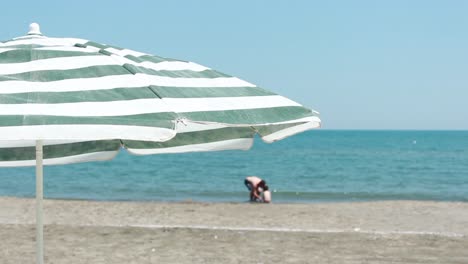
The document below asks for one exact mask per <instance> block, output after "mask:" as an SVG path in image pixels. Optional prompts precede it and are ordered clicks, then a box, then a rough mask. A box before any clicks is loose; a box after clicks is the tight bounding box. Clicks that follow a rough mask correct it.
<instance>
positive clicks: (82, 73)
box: [0, 65, 228, 82]
mask: <svg viewBox="0 0 468 264" xmlns="http://www.w3.org/2000/svg"><path fill="white" fill-rule="evenodd" d="M133 69H137V70H138V72H140V73H144V74H148V75H155V76H161V77H167V78H184V79H190V78H205V79H213V78H220V77H228V76H227V75H225V74H222V73H219V72H217V71H213V70H206V71H203V72H194V71H190V70H181V71H155V70H150V69H144V68H141V67H135V68H133ZM123 74H128V75H131V74H132V72H130V71H129V70H128V68H125V67H122V66H119V65H100V66H91V67H85V68H79V69H70V70H45V71H32V72H24V73H18V74H1V73H0V82H2V81H12V80H23V81H29V82H53V81H60V80H71V79H80V78H96V77H102V76H112V75H123Z"/></svg>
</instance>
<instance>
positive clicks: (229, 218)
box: [0, 197, 468, 264]
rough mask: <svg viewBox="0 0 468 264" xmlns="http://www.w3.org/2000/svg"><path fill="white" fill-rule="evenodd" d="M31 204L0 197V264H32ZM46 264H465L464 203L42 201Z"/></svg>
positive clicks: (467, 211) (467, 208)
mask: <svg viewBox="0 0 468 264" xmlns="http://www.w3.org/2000/svg"><path fill="white" fill-rule="evenodd" d="M34 206H35V202H34V200H32V199H18V198H7V197H0V238H2V246H1V247H0V263H15V264H16V263H34V261H35V226H34V221H35V219H34V217H35V208H34ZM44 221H45V229H44V240H45V260H46V263H468V250H467V248H468V203H456V202H420V201H385V202H360V203H357V202H354V203H317V204H248V203H194V202H185V203H160V202H154V203H150V202H94V201H62V200H46V201H44Z"/></svg>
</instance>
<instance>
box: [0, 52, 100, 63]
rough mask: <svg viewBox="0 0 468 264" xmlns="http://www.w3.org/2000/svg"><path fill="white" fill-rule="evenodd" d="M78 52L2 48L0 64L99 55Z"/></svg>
mask: <svg viewBox="0 0 468 264" xmlns="http://www.w3.org/2000/svg"><path fill="white" fill-rule="evenodd" d="M74 49H76V50H74V51H71V50H45V49H34V50H32V51H30V50H24V49H6V50H7V51H4V52H2V49H1V48H0V64H8V63H23V62H30V61H36V60H44V59H51V58H63V57H76V56H96V55H97V54H98V53H96V52H92V51H88V52H83V51H81V50H79V49H78V48H74Z"/></svg>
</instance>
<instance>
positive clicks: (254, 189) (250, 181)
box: [244, 176, 271, 203]
mask: <svg viewBox="0 0 468 264" xmlns="http://www.w3.org/2000/svg"><path fill="white" fill-rule="evenodd" d="M244 184H245V186H246V187H247V189H249V191H250V201H251V202H265V203H269V202H271V192H270V191H269V188H268V185H266V182H265V181H264V180H262V179H260V178H259V177H257V176H248V177H246V178H245V180H244ZM261 194H263V195H261ZM262 196H263V197H262Z"/></svg>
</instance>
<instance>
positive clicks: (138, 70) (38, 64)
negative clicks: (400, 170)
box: [0, 23, 321, 166]
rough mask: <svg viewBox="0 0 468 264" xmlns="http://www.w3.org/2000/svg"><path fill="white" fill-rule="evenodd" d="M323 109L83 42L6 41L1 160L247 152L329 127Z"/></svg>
mask: <svg viewBox="0 0 468 264" xmlns="http://www.w3.org/2000/svg"><path fill="white" fill-rule="evenodd" d="M317 115H318V113H317V112H315V111H313V110H310V109H307V108H305V107H303V106H301V105H300V104H299V103H296V102H294V101H292V100H289V99H287V98H285V97H282V96H280V95H277V94H275V93H272V92H270V91H267V90H265V89H262V88H260V87H258V86H256V85H254V84H251V83H249V82H246V81H243V80H241V79H239V78H236V77H232V76H229V75H227V74H224V73H221V72H219V71H216V70H213V69H210V68H208V67H205V66H202V65H199V64H196V63H193V62H188V61H182V60H176V59H169V58H163V57H159V56H154V55H149V54H146V53H141V52H137V51H133V50H129V49H123V48H118V47H115V46H110V45H105V44H99V43H96V42H93V41H89V40H84V39H77V38H49V37H46V36H44V35H42V34H41V32H40V30H39V26H38V25H37V24H35V23H33V24H31V26H30V31H29V33H28V35H26V36H23V37H18V38H15V39H12V40H9V41H4V42H0V166H32V165H35V147H34V146H35V143H36V140H42V141H43V144H44V164H65V163H74V162H85V161H93V160H107V159H111V158H113V157H114V156H115V155H116V154H117V152H118V151H119V149H120V148H121V147H123V148H126V149H127V150H129V151H130V152H131V153H134V154H156V153H179V152H192V151H214V150H225V149H248V148H250V146H251V145H252V141H253V138H254V136H255V134H258V135H259V136H260V137H261V138H262V139H263V140H264V141H266V142H273V141H276V140H279V139H282V138H285V137H287V136H290V135H292V134H295V133H299V132H302V131H305V130H308V129H313V128H317V127H319V126H320V122H321V121H320V119H319V117H318V116H317Z"/></svg>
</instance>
